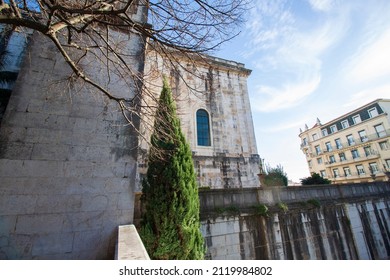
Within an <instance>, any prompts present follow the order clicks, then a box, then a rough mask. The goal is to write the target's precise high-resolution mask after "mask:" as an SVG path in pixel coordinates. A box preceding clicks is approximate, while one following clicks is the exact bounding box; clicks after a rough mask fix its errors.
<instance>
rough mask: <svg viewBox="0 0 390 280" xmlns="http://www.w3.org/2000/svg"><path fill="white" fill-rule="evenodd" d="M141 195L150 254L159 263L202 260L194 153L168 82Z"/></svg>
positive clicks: (162, 96)
mask: <svg viewBox="0 0 390 280" xmlns="http://www.w3.org/2000/svg"><path fill="white" fill-rule="evenodd" d="M142 192H143V194H142V198H141V199H142V203H143V206H144V207H145V208H144V209H145V213H144V215H143V218H142V223H141V231H140V235H141V238H142V240H143V242H144V244H145V247H146V250H147V251H148V253H149V256H150V257H151V258H152V259H159V260H168V259H171V260H173V259H175V260H197V259H203V257H204V251H205V250H204V241H203V237H202V234H201V232H200V222H199V196H198V187H197V184H196V177H195V171H194V165H193V161H192V153H191V150H190V147H189V145H188V143H187V141H186V139H185V136H184V135H183V133H182V131H181V128H180V121H179V119H178V117H177V114H176V106H175V103H174V101H173V98H172V92H171V89H170V87H169V85H168V82H167V80H166V79H165V78H164V83H163V89H162V91H161V95H160V99H159V104H158V109H157V112H156V118H155V122H154V131H153V134H152V136H151V145H150V149H149V159H148V171H147V174H146V177H145V179H144V180H143V183H142Z"/></svg>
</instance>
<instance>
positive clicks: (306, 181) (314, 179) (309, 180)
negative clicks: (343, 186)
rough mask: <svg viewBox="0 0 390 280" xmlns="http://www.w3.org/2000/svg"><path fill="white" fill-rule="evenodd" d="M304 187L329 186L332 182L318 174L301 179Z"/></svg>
mask: <svg viewBox="0 0 390 280" xmlns="http://www.w3.org/2000/svg"><path fill="white" fill-rule="evenodd" d="M301 183H302V185H329V184H331V183H332V182H331V181H330V180H328V179H326V178H323V177H321V175H320V174H318V173H315V172H314V173H312V174H311V176H309V177H306V178H302V179H301Z"/></svg>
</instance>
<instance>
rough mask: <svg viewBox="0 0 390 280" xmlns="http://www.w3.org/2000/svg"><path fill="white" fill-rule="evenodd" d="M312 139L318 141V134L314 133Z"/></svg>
mask: <svg viewBox="0 0 390 280" xmlns="http://www.w3.org/2000/svg"><path fill="white" fill-rule="evenodd" d="M312 137H313V141H315V140H317V139H318V135H317V133H314V134H313V135H312Z"/></svg>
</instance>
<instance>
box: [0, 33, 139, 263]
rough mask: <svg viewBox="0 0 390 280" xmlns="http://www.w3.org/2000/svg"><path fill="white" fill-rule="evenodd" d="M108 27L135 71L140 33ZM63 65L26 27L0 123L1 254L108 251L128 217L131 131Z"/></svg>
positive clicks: (83, 255) (101, 254)
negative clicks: (73, 80) (126, 51)
mask: <svg viewBox="0 0 390 280" xmlns="http://www.w3.org/2000/svg"><path fill="white" fill-rule="evenodd" d="M117 36H121V37H122V38H121V39H123V40H124V41H126V42H127V46H126V47H127V48H129V50H131V52H132V55H134V56H133V57H134V58H132V59H133V60H132V61H129V63H130V65H132V66H133V67H134V70H135V71H142V69H143V54H144V52H143V40H142V38H139V37H138V36H132V35H131V34H123V33H118V34H117ZM118 40H119V38H118ZM95 66H96V65H94V61H93V60H91V61H90V64H89V65H85V67H87V68H86V69H87V70H88V67H90V68H89V70H91V71H92V72H93V71H95V70H96V69H99V68H95ZM69 74H70V69H69V67H68V66H67V65H66V64H65V62H64V60H63V58H62V57H61V56H59V54H58V51H57V50H56V49H55V48H54V46H53V45H52V44H51V42H49V41H47V39H46V38H44V37H43V36H41V35H39V34H34V35H33V37H32V38H31V42H30V44H29V47H28V49H27V52H26V56H25V59H24V64H23V65H22V68H21V70H20V73H19V76H18V79H17V81H16V84H15V86H14V88H13V92H12V95H11V98H10V100H9V103H8V106H7V109H6V112H5V115H4V118H3V120H2V123H1V129H0V182H1V183H0V259H107V258H108V259H113V258H114V253H115V243H116V239H117V227H118V226H119V225H122V224H129V223H132V221H133V211H134V188H135V177H136V176H135V174H136V165H137V163H136V157H137V155H136V149H135V147H137V136H136V135H135V134H134V132H133V131H132V129H130V128H129V126H125V124H126V123H125V120H124V119H123V116H122V115H121V113H120V111H119V110H118V106H117V104H116V103H114V102H111V101H109V100H107V99H105V98H103V97H102V95H101V94H100V93H99V92H97V91H96V90H95V89H91V88H88V87H84V86H80V85H77V84H76V85H70V84H68V83H67V82H66V81H67V80H66V78H68V77H69ZM95 78H97V79H102V76H100V73H99V72H98V71H95ZM107 86H108V87H109V88H111V89H114V90H115V89H118V88H116V87H118V86H119V87H120V86H121V83H119V82H118V81H117V80H115V79H114V80H113V81H112V83H111V84H109V83H108V84H107ZM67 87H68V88H67ZM119 91H120V88H119ZM121 92H122V94H123V95H125V96H128V97H131V96H133V95H134V92H131V91H127V90H122V91H121Z"/></svg>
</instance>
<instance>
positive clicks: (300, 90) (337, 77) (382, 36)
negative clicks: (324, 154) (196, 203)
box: [214, 0, 390, 182]
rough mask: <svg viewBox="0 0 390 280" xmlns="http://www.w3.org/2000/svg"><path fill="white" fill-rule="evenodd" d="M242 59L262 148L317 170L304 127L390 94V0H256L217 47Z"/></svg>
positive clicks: (298, 171)
mask: <svg viewBox="0 0 390 280" xmlns="http://www.w3.org/2000/svg"><path fill="white" fill-rule="evenodd" d="M214 55H217V56H219V57H221V58H225V59H229V60H234V61H238V62H242V63H244V64H245V66H246V67H247V68H249V69H251V70H252V74H251V76H250V77H249V79H248V87H249V95H250V99H251V106H252V116H253V122H254V127H255V133H256V141H257V148H258V153H259V154H260V157H261V158H264V159H265V162H266V163H269V164H270V165H271V166H276V165H278V164H281V165H282V166H283V167H284V170H285V171H286V173H287V175H288V177H289V179H292V180H294V181H296V182H299V179H300V178H303V177H307V176H309V171H308V167H307V164H306V160H305V157H304V155H303V153H302V152H301V150H300V139H299V137H298V134H299V129H300V128H302V129H303V128H304V126H305V124H307V125H308V126H309V127H311V126H313V125H314V124H315V121H316V118H317V117H318V118H319V119H320V120H321V122H322V123H326V122H328V121H330V120H332V119H334V118H336V117H338V116H339V115H341V114H344V113H347V112H349V111H351V110H353V109H355V108H357V107H359V106H361V105H364V104H366V103H368V102H370V101H372V100H375V99H377V98H390V1H388V0H382V1H380V0H369V1H367V0H295V1H293V0H290V1H286V0H254V1H253V8H252V9H251V11H250V12H249V13H248V18H247V22H246V24H245V26H244V27H243V29H242V32H241V34H240V35H239V36H238V37H237V38H235V39H234V40H232V41H231V42H228V43H226V44H225V45H224V46H223V47H222V49H221V50H220V51H218V52H217V53H215V54H214Z"/></svg>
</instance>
